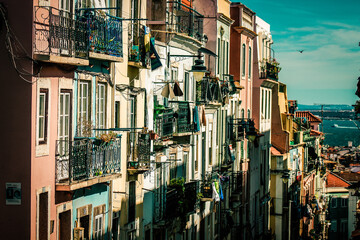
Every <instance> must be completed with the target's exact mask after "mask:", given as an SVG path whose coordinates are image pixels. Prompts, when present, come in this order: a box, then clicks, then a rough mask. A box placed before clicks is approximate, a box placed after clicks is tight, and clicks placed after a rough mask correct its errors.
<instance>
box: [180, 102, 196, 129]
mask: <svg viewBox="0 0 360 240" xmlns="http://www.w3.org/2000/svg"><path fill="white" fill-rule="evenodd" d="M176 114H177V118H176V132H177V133H189V132H190V133H191V132H193V131H194V125H193V124H191V119H190V118H191V114H190V106H189V103H187V102H178V110H177V112H176Z"/></svg>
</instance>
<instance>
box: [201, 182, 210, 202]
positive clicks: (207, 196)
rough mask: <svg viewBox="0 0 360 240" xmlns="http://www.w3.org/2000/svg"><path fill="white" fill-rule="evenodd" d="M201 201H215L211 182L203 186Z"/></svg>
mask: <svg viewBox="0 0 360 240" xmlns="http://www.w3.org/2000/svg"><path fill="white" fill-rule="evenodd" d="M201 195H202V196H201V199H200V200H201V201H202V202H205V201H212V200H213V197H212V195H213V190H212V185H211V182H210V181H206V182H204V183H203V184H202V185H201Z"/></svg>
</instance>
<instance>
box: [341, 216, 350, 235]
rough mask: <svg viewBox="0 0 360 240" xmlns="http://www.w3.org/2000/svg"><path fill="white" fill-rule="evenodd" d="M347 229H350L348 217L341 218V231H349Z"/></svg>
mask: <svg viewBox="0 0 360 240" xmlns="http://www.w3.org/2000/svg"><path fill="white" fill-rule="evenodd" d="M347 231H348V221H347V219H341V220H340V232H341V233H347ZM342 235H343V234H342Z"/></svg>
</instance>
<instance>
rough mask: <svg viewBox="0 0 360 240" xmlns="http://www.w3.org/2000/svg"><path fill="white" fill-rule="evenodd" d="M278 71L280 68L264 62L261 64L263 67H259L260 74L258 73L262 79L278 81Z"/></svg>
mask: <svg viewBox="0 0 360 240" xmlns="http://www.w3.org/2000/svg"><path fill="white" fill-rule="evenodd" d="M279 71H280V68H279V66H277V65H275V64H273V63H270V62H265V63H263V66H262V67H261V73H260V78H262V79H266V78H267V79H271V80H275V81H277V80H279Z"/></svg>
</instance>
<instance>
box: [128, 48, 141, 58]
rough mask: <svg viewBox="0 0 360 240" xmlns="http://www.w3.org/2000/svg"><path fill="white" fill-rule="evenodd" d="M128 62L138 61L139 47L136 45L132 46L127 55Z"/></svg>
mask: <svg viewBox="0 0 360 240" xmlns="http://www.w3.org/2000/svg"><path fill="white" fill-rule="evenodd" d="M129 61H133V62H139V61H140V51H139V46H137V45H134V46H132V48H131V49H130V54H129Z"/></svg>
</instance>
